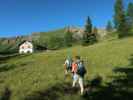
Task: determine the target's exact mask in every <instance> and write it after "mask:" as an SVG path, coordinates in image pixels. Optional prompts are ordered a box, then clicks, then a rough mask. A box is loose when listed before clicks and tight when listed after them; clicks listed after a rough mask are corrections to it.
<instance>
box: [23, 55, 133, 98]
mask: <svg viewBox="0 0 133 100" xmlns="http://www.w3.org/2000/svg"><path fill="white" fill-rule="evenodd" d="M129 61H130V65H128V66H126V67H121V66H120V67H119V68H118V67H117V68H116V69H114V70H113V72H114V73H116V74H118V73H119V76H111V78H113V80H112V82H110V83H105V85H102V84H101V83H102V77H100V76H97V77H96V78H95V79H93V80H91V81H88V82H87V85H86V86H85V91H86V92H85V94H84V95H83V96H82V100H133V56H132V57H131V59H129ZM78 92H79V88H76V89H73V88H71V84H56V85H55V86H53V87H51V88H48V89H47V90H44V91H38V92H35V93H33V94H31V95H28V96H27V97H26V98H25V100H61V97H62V96H70V97H71V96H72V95H78ZM71 99H72V98H70V100H71ZM73 100H74V99H73Z"/></svg>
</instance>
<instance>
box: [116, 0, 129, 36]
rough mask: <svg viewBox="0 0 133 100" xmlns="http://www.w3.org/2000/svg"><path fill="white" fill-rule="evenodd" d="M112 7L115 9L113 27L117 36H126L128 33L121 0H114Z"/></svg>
mask: <svg viewBox="0 0 133 100" xmlns="http://www.w3.org/2000/svg"><path fill="white" fill-rule="evenodd" d="M114 9H115V15H114V23H115V28H116V29H117V32H118V36H119V38H122V37H125V36H127V35H128V33H129V28H128V24H127V21H126V16H125V11H124V6H123V1H122V0H116V3H115V6H114Z"/></svg>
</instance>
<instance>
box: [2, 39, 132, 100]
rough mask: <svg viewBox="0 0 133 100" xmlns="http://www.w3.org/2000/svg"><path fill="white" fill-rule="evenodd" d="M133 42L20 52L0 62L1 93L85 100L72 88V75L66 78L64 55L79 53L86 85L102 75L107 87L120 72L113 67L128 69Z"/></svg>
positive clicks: (17, 98)
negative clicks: (29, 53)
mask: <svg viewBox="0 0 133 100" xmlns="http://www.w3.org/2000/svg"><path fill="white" fill-rule="evenodd" d="M132 44H133V38H127V39H123V40H113V41H108V42H102V43H98V44H95V45H92V46H89V47H82V46H76V47H72V48H68V49H62V50H58V51H48V52H44V53H35V54H33V55H21V56H17V57H14V58H12V59H7V60H6V61H5V60H4V61H1V64H0V94H1V96H2V95H3V97H4V96H5V95H6V98H8V97H10V98H11V100H56V99H57V100H68V98H69V100H81V99H83V100H84V98H81V97H80V95H79V93H77V92H75V91H73V89H72V88H71V78H68V79H67V80H64V74H63V63H64V60H65V57H66V56H67V55H72V56H75V55H80V56H81V57H82V59H84V61H85V65H86V68H87V72H88V73H87V75H86V77H85V84H86V85H87V84H89V83H90V82H91V81H92V80H93V79H94V78H95V77H96V76H100V77H102V79H103V81H102V84H103V86H104V85H106V82H111V81H112V80H113V79H114V77H113V76H114V75H117V76H119V75H121V74H120V73H119V74H115V72H113V69H116V68H128V67H127V66H128V65H129V64H130V63H131V62H130V61H131V60H132V59H131V58H133V56H132V55H133V46H132ZM129 59H130V60H129ZM124 66H126V67H124ZM123 73H124V72H123ZM125 74H126V73H125ZM4 91H5V92H4ZM92 93H93V92H92ZM101 93H103V91H102V92H101ZM109 94H110V93H109ZM102 95H103V96H104V93H103V94H101V95H99V96H100V97H101V96H102ZM110 95H111V94H110ZM91 96H92V99H91V100H97V99H94V98H93V96H95V92H94V94H93V95H91ZM87 97H88V96H87ZM87 97H85V99H87ZM111 97H112V96H111ZM97 98H98V95H97ZM102 100H103V99H102ZM105 100H106V99H105ZM122 100H123V99H122ZM124 100H125V99H124Z"/></svg>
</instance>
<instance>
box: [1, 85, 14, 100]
mask: <svg viewBox="0 0 133 100" xmlns="http://www.w3.org/2000/svg"><path fill="white" fill-rule="evenodd" d="M11 94H12V92H11V90H10V89H9V88H8V87H6V88H5V90H4V92H3V94H2V96H1V98H0V100H10V97H11Z"/></svg>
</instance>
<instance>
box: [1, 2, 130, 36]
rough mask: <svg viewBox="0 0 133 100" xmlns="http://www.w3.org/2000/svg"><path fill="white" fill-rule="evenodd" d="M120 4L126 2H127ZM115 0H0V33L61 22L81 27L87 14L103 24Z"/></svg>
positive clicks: (46, 27)
mask: <svg viewBox="0 0 133 100" xmlns="http://www.w3.org/2000/svg"><path fill="white" fill-rule="evenodd" d="M131 1H132V0H125V1H124V4H125V6H127V4H128V2H131ZM114 2H115V0H0V37H9V36H17V35H26V34H30V33H32V32H40V31H49V30H55V29H58V28H63V27H65V26H69V25H70V26H79V27H83V26H84V23H85V20H86V17H87V16H90V17H91V19H92V21H93V25H94V26H97V27H100V28H103V27H105V25H106V23H107V21H108V20H110V19H112V16H113V4H114Z"/></svg>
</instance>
